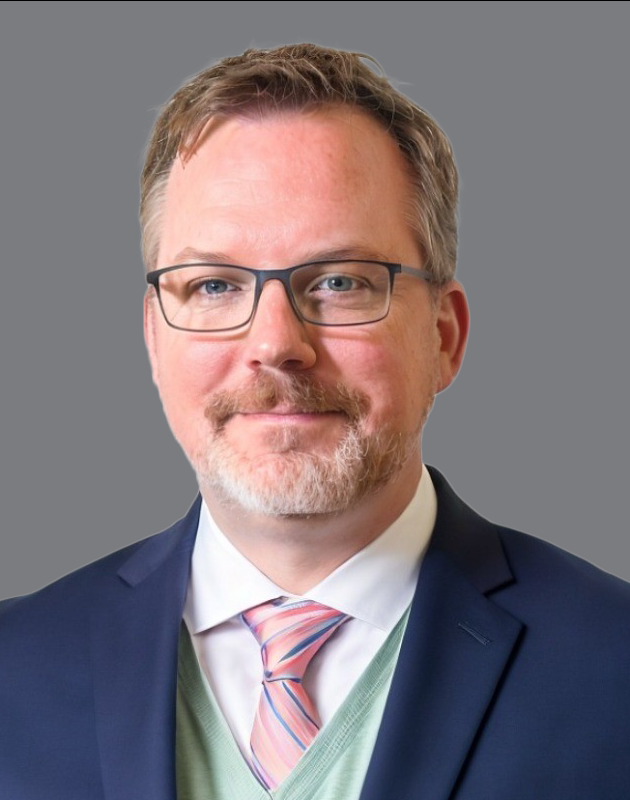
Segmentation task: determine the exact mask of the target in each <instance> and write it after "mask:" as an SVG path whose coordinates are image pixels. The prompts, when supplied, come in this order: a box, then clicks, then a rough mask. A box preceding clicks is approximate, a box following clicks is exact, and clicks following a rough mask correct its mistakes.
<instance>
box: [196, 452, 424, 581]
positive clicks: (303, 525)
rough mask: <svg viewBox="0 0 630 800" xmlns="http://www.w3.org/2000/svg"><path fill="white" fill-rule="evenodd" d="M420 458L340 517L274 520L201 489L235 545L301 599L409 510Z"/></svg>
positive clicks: (269, 576) (210, 507) (256, 565)
mask: <svg viewBox="0 0 630 800" xmlns="http://www.w3.org/2000/svg"><path fill="white" fill-rule="evenodd" d="M422 469H423V467H422V462H421V460H420V456H419V455H418V456H417V457H414V458H412V459H410V460H409V461H408V462H407V463H406V464H405V466H404V467H403V468H402V469H401V470H400V472H399V473H398V474H397V475H395V476H394V477H393V478H392V479H391V480H390V481H389V482H388V483H387V484H386V485H385V486H383V487H381V488H380V489H379V490H378V491H377V492H374V493H373V494H371V495H369V496H367V497H364V498H363V499H362V500H361V501H360V503H359V504H357V506H355V507H353V508H350V509H348V510H347V511H344V512H342V513H340V514H325V515H313V516H309V517H271V516H265V515H262V514H255V513H251V512H248V511H246V510H244V509H242V508H240V507H235V506H227V505H225V504H224V503H222V502H220V501H219V499H218V498H217V497H216V496H215V494H214V493H213V492H211V491H209V490H207V489H204V488H202V494H203V497H204V500H205V501H206V503H207V505H208V508H209V509H210V512H211V514H212V516H213V518H214V520H215V521H216V523H217V524H218V525H219V527H220V528H221V530H222V531H223V533H224V534H225V536H227V538H228V539H229V540H230V542H231V543H232V544H233V545H234V546H235V547H236V548H237V549H238V550H239V551H240V552H241V553H242V554H243V555H244V556H245V558H247V559H248V560H249V561H251V563H252V564H254V566H255V567H257V568H258V569H259V570H260V571H261V572H262V573H264V574H265V575H266V576H267V577H268V578H269V579H270V580H272V581H273V582H274V583H276V584H277V585H278V586H280V587H281V588H282V589H284V590H285V591H286V592H289V593H291V594H298V595H302V594H305V593H306V592H308V590H309V589H311V588H312V587H313V586H316V585H317V584H318V583H320V582H321V581H322V580H323V579H324V578H325V577H326V576H327V575H330V573H331V572H333V571H334V570H335V569H336V568H337V567H338V566H340V565H341V564H343V563H344V561H347V560H348V559H349V558H352V556H353V555H355V554H356V553H358V552H359V550H362V549H363V548H364V547H366V546H367V545H368V544H370V542H372V541H374V539H376V538H377V537H378V536H380V534H381V533H383V531H385V530H386V529H387V528H388V527H389V526H390V525H391V524H392V523H393V522H394V521H395V520H396V519H397V518H398V517H399V516H400V515H401V514H402V512H403V511H404V510H405V508H406V507H407V505H408V504H409V503H410V502H411V499H412V497H413V495H414V493H415V491H416V489H417V487H418V482H419V480H420V476H421V473H422Z"/></svg>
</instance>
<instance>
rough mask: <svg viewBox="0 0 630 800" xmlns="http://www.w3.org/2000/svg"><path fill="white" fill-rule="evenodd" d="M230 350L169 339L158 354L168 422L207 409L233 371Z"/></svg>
mask: <svg viewBox="0 0 630 800" xmlns="http://www.w3.org/2000/svg"><path fill="white" fill-rule="evenodd" d="M230 351H231V348H229V347H226V346H222V345H221V344H220V343H213V347H212V348H209V347H208V344H207V342H201V341H197V342H196V341H194V340H193V341H190V340H186V341H180V340H178V339H170V340H169V341H167V342H164V343H163V346H162V348H161V349H160V353H159V382H160V395H161V397H162V402H163V403H164V407H165V410H166V412H167V415H168V417H169V420H171V419H172V420H175V419H180V418H181V417H182V416H184V415H185V414H190V413H191V412H194V411H195V410H196V409H199V410H200V411H201V412H203V410H204V409H205V407H206V405H207V402H208V398H209V396H210V395H211V394H212V392H213V391H216V389H217V387H219V386H220V385H221V384H222V383H223V380H224V378H225V376H226V375H227V373H228V372H229V370H230V364H231V361H232V359H231V352H230Z"/></svg>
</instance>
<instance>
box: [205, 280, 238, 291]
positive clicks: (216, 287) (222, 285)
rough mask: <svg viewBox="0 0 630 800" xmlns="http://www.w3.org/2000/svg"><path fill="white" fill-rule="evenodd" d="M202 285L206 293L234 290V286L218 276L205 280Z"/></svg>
mask: <svg viewBox="0 0 630 800" xmlns="http://www.w3.org/2000/svg"><path fill="white" fill-rule="evenodd" d="M201 287H202V288H203V290H204V291H205V293H206V294H223V293H224V292H229V291H234V286H232V285H231V284H229V283H228V282H227V281H222V280H220V279H218V278H212V279H211V280H207V281H204V282H203V283H202V284H201Z"/></svg>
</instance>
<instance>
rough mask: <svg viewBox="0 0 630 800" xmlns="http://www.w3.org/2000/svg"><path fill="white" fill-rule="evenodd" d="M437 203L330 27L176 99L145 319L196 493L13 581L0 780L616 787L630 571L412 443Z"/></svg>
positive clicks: (328, 792) (554, 790) (431, 128)
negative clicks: (112, 549)
mask: <svg viewBox="0 0 630 800" xmlns="http://www.w3.org/2000/svg"><path fill="white" fill-rule="evenodd" d="M456 202H457V173H456V169H455V165H454V161H453V157H452V153H451V150H450V145H449V143H448V140H447V139H446V137H445V136H444V134H443V133H442V131H441V130H440V129H439V128H438V127H437V125H436V124H435V122H434V121H433V120H431V118H430V117H428V115H426V114H425V113H424V112H423V111H421V110H420V109H418V108H417V107H416V106H414V105H413V104H412V103H411V102H410V101H409V100H407V99H406V98H404V97H403V96H402V95H400V94H399V93H397V92H396V91H395V90H394V89H392V87H391V86H390V85H389V83H388V82H387V81H386V80H385V79H384V78H382V77H379V76H377V75H376V74H375V73H374V72H373V71H372V70H371V68H370V67H369V66H368V65H366V64H365V63H364V62H363V61H362V60H361V59H360V58H358V57H357V56H354V55H351V54H347V53H341V52H337V51H332V50H326V49H323V48H319V47H315V46H312V45H299V46H295V47H287V48H280V49H278V50H275V51H248V52H247V53H245V54H244V55H243V56H241V57H238V58H235V59H227V60H225V61H224V62H222V63H220V64H218V65H217V66H215V67H212V68H211V69H210V70H208V71H206V72H204V73H202V74H201V75H199V76H197V77H196V78H194V79H193V80H192V81H191V82H190V83H189V84H188V85H187V86H185V87H184V88H183V89H181V90H180V91H179V92H178V93H176V95H175V96H174V97H173V99H172V100H171V101H170V102H169V104H168V105H167V106H166V107H165V109H164V110H163V112H162V114H161V115H160V117H159V119H158V121H157V123H156V128H155V131H154V133H153V137H152V140H151V143H150V146H149V152H148V155H147V161H146V165H145V169H144V173H143V181H142V207H141V223H142V228H143V252H144V257H145V261H146V264H147V281H148V284H149V289H148V292H147V295H146V298H145V335H146V342H147V349H148V353H149V357H150V361H151V366H152V372H153V379H154V381H155V383H156V385H157V387H158V389H159V392H160V396H161V398H162V402H163V405H164V410H165V413H166V416H167V418H168V421H169V423H170V426H171V428H172V430H173V433H174V435H175V436H176V438H177V440H178V441H179V443H180V444H181V446H182V448H183V450H184V452H185V453H186V455H187V456H188V458H189V460H190V462H191V464H192V465H193V467H194V469H195V472H196V474H197V477H198V481H199V488H200V497H199V498H198V500H197V501H196V503H195V504H194V506H193V507H192V509H191V510H190V511H189V513H188V514H187V516H186V517H185V518H184V519H183V520H181V521H180V522H179V523H177V524H176V525H175V526H173V527H172V528H171V529H169V530H167V531H164V532H163V533H161V534H159V535H157V536H154V537H151V538H149V539H147V540H145V541H144V542H140V543H139V544H135V545H132V546H131V547H129V548H127V549H126V550H124V551H121V552H119V553H115V554H113V555H112V556H109V557H108V558H106V559H103V560H101V561H99V562H97V563H95V564H92V565H90V566H88V567H86V568H84V569H82V570H79V571H78V572H76V573H74V574H73V575H70V576H68V577H66V578H65V579H63V580H62V581H59V582H57V583H56V584H53V585H52V586H50V587H48V588H46V589H44V590H42V591H41V592H38V593H36V594H35V595H32V596H29V597H25V598H18V599H15V600H13V601H8V602H6V603H5V604H4V605H3V606H2V608H1V610H0V648H1V649H0V698H1V703H2V722H1V723H0V726H1V727H0V731H1V737H2V738H1V740H0V741H1V744H2V747H1V749H0V788H1V789H2V793H1V794H2V796H3V797H7V798H10V799H11V800H35V799H36V798H37V799H39V798H46V800H61V799H62V798H63V800H92V799H93V798H94V799H96V798H99V799H100V798H106V799H107V800H127V799H128V800H144V798H146V799H147V800H149V798H151V800H167V798H170V800H173V798H175V797H179V798H180V800H183V799H184V798H194V799H195V800H202V798H203V800H206V799H207V798H212V799H213V800H215V799H216V798H235V799H236V800H241V799H242V800H245V798H264V797H269V796H273V797H277V798H321V799H323V798H339V799H340V800H350V799H351V798H361V800H377V798H378V800H381V798H390V797H391V798H410V799H411V798H431V799H432V800H433V799H434V798H458V800H462V799H463V798H468V799H472V798H481V799H483V800H485V799H486V798H497V799H498V798H501V800H503V799H504V798H554V800H556V799H557V798H567V800H568V799H569V798H570V799H571V800H574V799H575V798H585V799H586V798H589V800H590V799H591V798H597V799H598V800H599V799H600V798H605V799H610V800H612V799H613V798H623V797H627V792H628V786H629V785H630V759H629V758H628V754H627V743H628V741H629V735H630V700H629V696H628V674H629V669H630V645H629V643H628V641H627V636H626V629H627V619H628V613H629V612H630V590H629V588H628V586H627V585H626V584H624V583H623V582H622V581H619V580H617V579H615V578H612V577H611V576H608V575H605V574H604V573H601V572H600V571H598V570H596V569H595V568H594V567H591V566H589V565H587V564H585V563H584V562H582V561H580V560H579V559H577V558H575V557H573V556H570V555H568V554H566V553H563V552H561V551H559V550H557V549H556V548H554V547H552V546H550V545H548V544H545V543H543V542H541V541H538V540H536V539H533V538H531V537H529V536H526V535H524V534H521V533H517V532H515V531H510V530H507V529H503V528H499V527H498V526H496V525H493V524H491V523H489V522H487V521H485V520H483V519H481V518H480V517H479V516H478V515H476V514H475V513H474V512H473V511H472V510H471V509H470V508H468V507H467V506H466V505H465V504H464V503H462V501H461V500H459V499H458V498H457V497H456V495H455V494H454V493H453V491H452V490H451V489H450V487H449V486H448V484H447V483H446V481H445V479H444V477H443V476H441V475H440V474H439V473H438V472H437V471H436V470H434V469H429V468H427V467H426V466H424V465H423V463H422V458H421V449H420V434H421V431H422V427H423V425H424V423H425V421H426V418H427V416H428V413H429V410H430V408H431V405H432V403H433V399H434V397H435V395H436V393H437V392H439V391H441V390H443V389H445V388H446V387H447V386H449V385H450V383H451V382H452V381H453V379H454V378H455V376H456V374H457V372H458V369H459V367H460V365H461V362H462V358H463V354H464V349H465V345H466V339H467V333H468V309H467V304H466V299H465V296H464V292H463V289H462V287H461V286H460V285H459V283H457V281H455V279H454V270H455V252H456V227H455V210H456Z"/></svg>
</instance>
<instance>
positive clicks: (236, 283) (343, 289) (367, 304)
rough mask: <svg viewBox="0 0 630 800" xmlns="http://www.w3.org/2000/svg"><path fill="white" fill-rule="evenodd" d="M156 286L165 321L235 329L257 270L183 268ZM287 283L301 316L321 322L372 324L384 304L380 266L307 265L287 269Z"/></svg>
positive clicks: (385, 280) (249, 305)
mask: <svg viewBox="0 0 630 800" xmlns="http://www.w3.org/2000/svg"><path fill="white" fill-rule="evenodd" d="M262 275H264V272H263V273H262ZM159 286H160V299H161V302H162V308H163V309H164V314H165V316H166V318H167V320H168V321H169V322H170V323H171V324H172V325H175V326H176V327H178V328H184V329H185V330H192V331H219V330H227V329H229V328H237V327H239V326H241V325H244V324H245V323H246V322H247V321H248V320H249V318H250V316H251V314H252V311H253V309H254V304H255V301H256V273H255V272H250V271H249V270H247V269H245V268H242V267H232V266H224V265H210V264H199V265H189V266H182V267H179V268H177V269H173V270H170V271H167V272H164V273H162V275H161V276H160V283H159ZM290 287H291V293H292V295H293V302H294V304H295V306H296V308H297V309H298V310H299V312H300V314H301V315H302V317H303V318H304V319H305V320H307V321H309V322H314V323H316V324H320V325H358V324H361V323H366V322H373V321H375V320H377V319H381V318H382V317H383V316H384V315H385V314H386V313H387V309H388V307H389V295H390V273H389V270H388V268H387V267H385V266H383V265H382V264H376V263H372V262H354V261H344V262H327V263H319V264H309V265H306V266H304V267H299V268H298V269H295V270H293V271H292V272H291V273H290Z"/></svg>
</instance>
